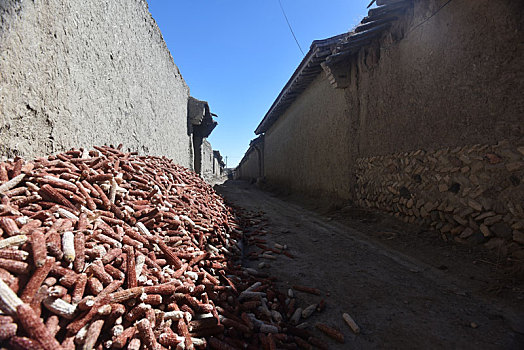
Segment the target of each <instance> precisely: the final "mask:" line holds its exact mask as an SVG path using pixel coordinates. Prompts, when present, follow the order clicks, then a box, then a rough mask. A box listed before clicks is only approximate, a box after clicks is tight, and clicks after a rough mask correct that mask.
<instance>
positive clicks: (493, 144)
mask: <svg viewBox="0 0 524 350" xmlns="http://www.w3.org/2000/svg"><path fill="white" fill-rule="evenodd" d="M445 3H446V2H445V1H437V0H429V1H428V0H415V1H414V7H413V9H411V10H409V11H408V13H407V16H405V17H403V19H402V20H400V21H397V22H396V23H395V24H394V25H393V28H392V29H391V30H390V31H389V32H388V34H386V36H385V37H384V38H382V39H381V40H380V42H379V43H375V44H373V45H372V46H371V47H368V48H364V49H362V50H361V51H360V52H359V53H358V55H357V56H354V57H352V58H349V59H348V60H347V61H346V62H343V63H342V64H344V65H345V69H346V72H347V73H348V75H349V77H350V84H349V87H347V88H346V89H338V90H335V89H333V88H332V87H331V86H330V85H329V83H328V81H327V80H326V78H325V76H324V73H322V74H320V75H319V76H318V77H317V78H316V80H315V81H314V82H313V83H312V84H311V85H310V86H309V87H308V88H307V89H306V90H305V91H304V92H303V93H302V94H301V95H300V96H299V97H298V98H297V99H296V100H295V102H294V103H293V104H292V105H291V107H289V108H288V110H287V111H286V112H285V113H284V114H283V115H282V116H281V117H280V118H279V119H278V120H277V121H276V123H275V124H274V125H273V126H272V127H271V128H270V129H269V130H268V131H267V132H266V134H265V152H264V155H265V175H266V178H267V181H268V182H269V183H271V184H273V185H277V186H279V187H283V188H288V189H290V190H291V191H293V192H302V193H305V194H309V195H313V196H317V197H319V198H321V197H333V198H339V199H351V200H353V201H354V202H355V203H357V204H358V205H360V206H363V207H371V208H377V209H380V210H383V211H386V212H388V213H391V214H393V215H395V216H397V217H399V218H401V219H403V220H405V221H408V222H416V223H419V224H423V225H428V226H431V227H433V228H435V229H436V230H438V231H440V232H441V234H442V236H443V238H446V239H453V240H455V241H459V242H474V243H483V242H484V243H485V244H486V245H487V246H488V247H489V248H493V249H495V248H496V249H502V248H501V247H503V250H502V253H505V254H513V255H515V254H516V255H515V256H517V257H518V258H519V259H522V258H524V249H523V247H522V244H524V208H523V204H522V198H524V137H523V127H524V123H523V116H524V99H523V98H522V91H524V66H523V65H522V62H524V42H523V41H522V36H523V33H522V32H523V24H524V16H523V14H524V3H522V2H521V1H518V0H504V1H497V2H493V1H489V0H479V1H474V2H471V1H466V0H455V1H451V2H449V3H448V4H447V5H446V6H444V7H442V9H440V10H439V8H440V7H441V6H442V5H444V4H445Z"/></svg>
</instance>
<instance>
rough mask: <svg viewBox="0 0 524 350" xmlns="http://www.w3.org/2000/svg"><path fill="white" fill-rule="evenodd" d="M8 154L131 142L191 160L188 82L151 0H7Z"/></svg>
mask: <svg viewBox="0 0 524 350" xmlns="http://www.w3.org/2000/svg"><path fill="white" fill-rule="evenodd" d="M0 72H1V73H0V155H4V156H9V157H12V156H14V155H22V156H25V157H33V156H38V155H44V154H50V153H53V152H58V151H62V150H66V149H69V148H71V147H73V146H74V147H90V146H92V145H99V144H105V143H107V144H114V145H117V144H119V143H123V144H124V146H125V148H126V149H127V148H130V149H131V150H136V151H139V152H140V153H148V154H158V155H165V156H169V157H171V158H174V159H175V160H176V161H177V162H178V163H179V164H182V165H184V166H187V167H190V168H192V164H191V153H192V146H191V138H190V137H189V136H188V134H187V100H188V95H189V89H188V87H187V85H186V83H185V82H184V80H183V78H182V76H181V74H180V72H179V71H178V68H177V66H176V65H175V63H174V62H173V58H172V57H171V54H170V52H169V50H168V49H167V46H166V44H165V42H164V40H163V38H162V34H161V33H160V30H159V29H158V27H157V25H156V23H155V21H154V19H153V18H152V17H151V14H150V13H149V11H148V6H147V3H146V1H145V0H122V1H81V0H71V1H62V0H46V1H44V0H34V1H30V0H20V1H15V0H0Z"/></svg>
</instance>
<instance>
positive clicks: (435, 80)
mask: <svg viewBox="0 0 524 350" xmlns="http://www.w3.org/2000/svg"><path fill="white" fill-rule="evenodd" d="M444 3H445V1H440V0H415V1H414V8H413V11H412V12H411V11H409V12H408V15H407V16H405V18H404V19H403V20H401V21H397V23H396V24H395V25H394V26H393V28H392V29H391V30H390V33H389V34H387V35H386V38H384V39H383V40H381V41H380V45H375V46H373V47H372V48H368V49H363V50H361V51H360V54H359V55H358V57H357V58H356V59H354V60H352V65H351V85H350V86H349V87H348V88H347V89H346V90H345V91H346V97H347V99H348V104H349V105H350V111H351V112H350V116H351V118H354V122H355V125H356V130H357V132H356V133H355V134H354V137H355V142H356V143H357V144H358V156H360V157H366V156H373V155H385V154H392V153H396V152H405V151H408V152H409V151H413V150H418V149H421V148H424V149H428V150H437V149H440V148H443V147H452V148H453V147H458V146H464V145H470V146H471V145H474V144H477V143H482V144H484V143H486V144H496V143H497V142H498V141H501V140H503V139H508V138H509V139H519V138H522V135H523V132H524V130H523V128H524V123H523V121H522V120H523V119H522V118H523V115H524V99H523V98H522V91H523V90H524V68H523V65H522V62H523V61H524V41H522V36H523V28H524V3H523V2H522V1H519V0H502V1H491V0H477V1H467V0H454V1H451V2H450V3H449V4H448V5H446V6H445V7H443V8H442V9H441V10H440V11H438V9H439V8H440V6H442V5H443V4H444ZM437 11H438V12H437ZM435 13H436V14H435ZM433 14H435V15H434V16H433V17H431V18H429V17H430V16H431V15H433ZM398 38H401V39H400V40H396V39H398ZM348 69H349V66H348Z"/></svg>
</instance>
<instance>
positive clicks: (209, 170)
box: [201, 139, 214, 179]
mask: <svg viewBox="0 0 524 350" xmlns="http://www.w3.org/2000/svg"><path fill="white" fill-rule="evenodd" d="M201 152H202V158H201V160H202V168H201V169H202V170H201V171H202V172H201V175H202V177H203V178H204V179H210V178H211V177H213V159H214V157H213V147H212V146H211V144H210V143H209V141H208V140H206V139H204V141H203V142H202V148H201Z"/></svg>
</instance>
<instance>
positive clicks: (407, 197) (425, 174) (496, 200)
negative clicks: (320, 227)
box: [355, 139, 524, 254]
mask: <svg viewBox="0 0 524 350" xmlns="http://www.w3.org/2000/svg"><path fill="white" fill-rule="evenodd" d="M356 164H357V167H356V172H357V173H356V175H357V183H356V188H355V195H356V202H357V204H358V205H360V206H363V207H368V208H376V209H379V210H382V211H385V212H388V213H391V214H393V215H394V216H396V217H398V218H400V219H402V220H404V221H406V222H409V223H416V224H420V225H425V226H431V227H432V228H434V229H436V230H437V231H439V232H440V233H441V234H442V237H443V238H444V239H453V240H455V241H457V242H464V243H468V242H471V243H485V245H486V246H487V247H488V248H492V249H495V248H496V249H499V250H500V249H501V248H503V249H502V253H505V254H511V253H512V252H517V251H518V252H522V249H521V248H522V245H524V209H523V199H524V183H523V182H524V139H521V140H520V141H518V142H511V141H508V140H504V141H501V142H499V143H497V144H496V145H479V144H477V145H473V146H471V145H470V146H465V147H457V148H454V149H450V148H445V149H439V150H434V151H425V150H416V151H412V152H405V153H397V154H390V155H384V156H375V157H369V158H358V159H357V161H356Z"/></svg>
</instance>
